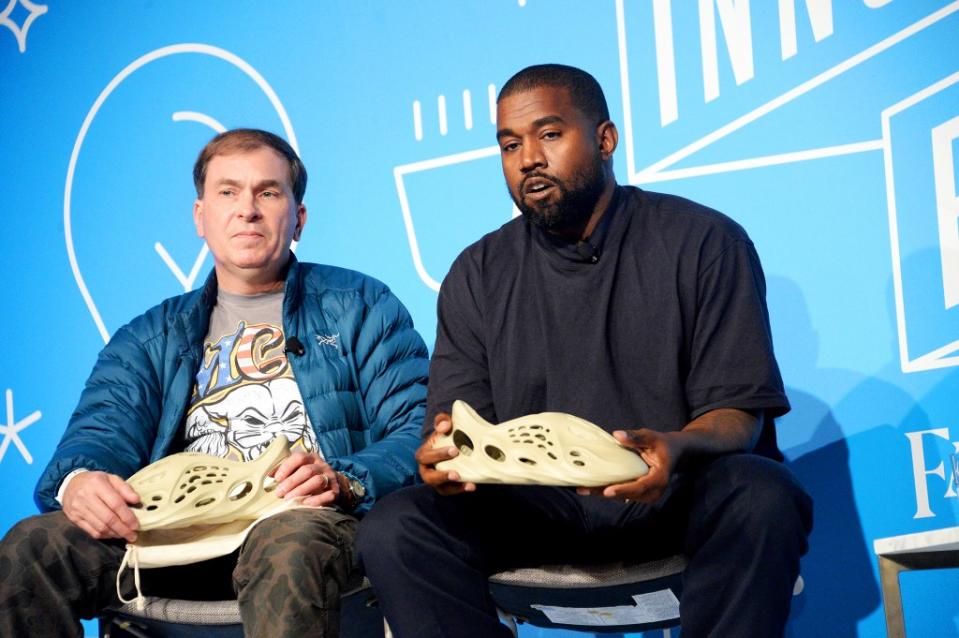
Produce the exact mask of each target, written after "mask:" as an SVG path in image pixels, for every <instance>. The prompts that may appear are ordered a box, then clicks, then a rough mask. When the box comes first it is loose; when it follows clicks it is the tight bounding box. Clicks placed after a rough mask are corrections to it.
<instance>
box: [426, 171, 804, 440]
mask: <svg viewBox="0 0 959 638" xmlns="http://www.w3.org/2000/svg"><path fill="white" fill-rule="evenodd" d="M596 256H598V259H597V258H596ZM765 297H766V284H765V279H764V277H763V272H762V267H761V266H760V263H759V258H758V256H757V255H756V251H755V248H754V247H753V244H752V242H751V241H750V240H749V237H748V236H747V235H746V232H745V231H744V230H743V229H742V228H741V227H740V226H739V225H738V224H737V223H736V222H734V221H733V220H731V219H729V218H728V217H726V216H725V215H722V214H721V213H718V212H716V211H714V210H711V209H709V208H706V207H704V206H701V205H699V204H696V203H694V202H691V201H689V200H685V199H682V198H679V197H674V196H670V195H662V194H658V193H651V192H646V191H642V190H639V189H638V188H634V187H618V188H617V190H616V194H615V196H614V198H613V201H612V202H611V203H610V206H609V208H608V209H607V211H606V212H605V214H604V215H603V218H602V219H601V222H600V224H599V227H598V228H597V230H596V232H594V233H593V235H592V237H590V238H589V241H588V242H586V243H584V242H580V243H578V244H567V243H565V242H563V241H561V240H559V239H558V238H556V237H555V236H553V235H550V234H548V233H546V232H545V231H543V230H541V229H540V228H538V227H536V226H533V225H531V224H529V223H528V222H527V221H526V220H525V219H523V218H518V219H514V220H513V221H511V222H509V223H507V224H505V225H504V226H503V227H501V228H500V229H499V230H497V231H495V232H492V233H490V234H488V235H486V236H485V237H483V238H482V239H481V240H479V241H478V242H476V243H475V244H473V245H472V246H470V247H469V248H467V249H466V250H465V251H463V253H462V254H460V256H459V257H458V258H457V259H456V261H455V262H454V264H453V266H452V268H451V269H450V272H449V274H448V275H447V276H446V279H445V280H444V281H443V285H442V288H441V290H440V296H439V303H438V313H439V321H438V326H437V337H436V347H435V349H434V353H433V358H432V361H431V364H430V380H429V394H428V408H427V410H428V411H427V420H426V422H425V423H424V428H425V429H426V430H429V429H431V428H432V425H433V417H434V416H435V415H436V413H437V412H444V411H445V412H448V411H449V410H450V408H451V406H452V403H453V401H454V400H456V399H462V400H464V401H466V402H467V403H469V404H470V405H472V406H473V407H474V408H475V409H476V410H477V411H478V412H479V413H480V414H481V415H482V416H483V417H484V418H486V419H488V420H489V421H491V422H493V423H497V422H502V421H506V420H508V419H512V418H516V417H519V416H523V415H526V414H531V413H535V412H544V411H557V412H568V413H570V414H574V415H576V416H579V417H582V418H584V419H587V420H589V421H592V422H593V423H595V424H597V425H599V426H601V427H603V428H604V429H606V430H608V431H613V430H616V429H628V428H639V427H646V428H650V429H653V430H658V431H663V432H666V431H676V430H680V429H682V428H683V427H684V426H685V425H686V424H687V423H689V421H691V420H692V419H694V418H696V417H697V416H699V415H701V414H703V413H705V412H708V411H710V410H714V409H717V408H739V409H743V410H754V411H760V412H761V411H765V412H766V415H767V417H775V416H779V415H781V414H784V413H785V412H787V411H788V410H789V402H788V400H787V398H786V395H785V393H784V391H783V383H782V378H781V377H780V374H779V368H778V366H777V364H776V360H775V357H774V355H773V346H772V335H771V333H770V329H769V317H768V313H767V310H766V301H765ZM771 423H772V419H771V418H768V419H767V427H766V428H765V429H764V432H763V435H762V436H761V438H760V442H759V444H758V445H757V448H756V451H757V452H758V453H762V454H765V455H767V456H771V457H774V458H782V456H781V454H780V453H779V450H778V448H777V447H776V443H775V432H774V431H773V429H772V426H771Z"/></svg>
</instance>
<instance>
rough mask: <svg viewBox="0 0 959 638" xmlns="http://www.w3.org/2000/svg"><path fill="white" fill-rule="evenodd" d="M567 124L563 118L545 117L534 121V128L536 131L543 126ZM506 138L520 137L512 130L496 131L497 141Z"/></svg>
mask: <svg viewBox="0 0 959 638" xmlns="http://www.w3.org/2000/svg"><path fill="white" fill-rule="evenodd" d="M565 123H566V120H564V119H563V118H561V117H560V116H559V115H544V116H543V117H541V118H539V119H538V120H533V128H534V129H537V128H542V127H543V126H546V125H547V124H565ZM504 137H519V135H517V134H516V131H514V130H513V129H511V128H502V129H500V130H498V131H496V139H501V138H504Z"/></svg>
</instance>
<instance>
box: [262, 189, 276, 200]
mask: <svg viewBox="0 0 959 638" xmlns="http://www.w3.org/2000/svg"><path fill="white" fill-rule="evenodd" d="M260 194H261V195H262V196H263V197H266V198H267V199H273V198H275V197H279V196H280V194H279V193H277V192H276V191H263V192H262V193H260Z"/></svg>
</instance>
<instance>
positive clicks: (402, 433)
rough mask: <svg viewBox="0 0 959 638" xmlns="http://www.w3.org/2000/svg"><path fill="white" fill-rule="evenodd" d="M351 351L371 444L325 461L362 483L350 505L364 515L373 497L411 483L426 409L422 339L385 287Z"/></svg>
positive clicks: (367, 316) (414, 475)
mask: <svg viewBox="0 0 959 638" xmlns="http://www.w3.org/2000/svg"><path fill="white" fill-rule="evenodd" d="M355 356H356V365H357V376H358V379H357V380H358V383H359V390H360V393H361V394H362V397H363V404H364V409H365V411H366V415H367V419H368V420H369V423H370V440H371V443H370V444H369V445H368V446H366V447H365V448H363V449H362V450H359V451H357V452H355V453H354V454H351V455H348V456H344V457H340V458H336V459H333V460H331V461H330V464H331V466H332V467H333V468H334V469H335V470H337V471H339V472H344V473H345V474H347V475H349V476H351V477H353V478H356V479H358V480H359V481H360V482H361V483H362V484H363V486H364V487H365V488H366V495H365V496H364V498H363V499H362V501H361V502H360V503H359V504H358V505H357V508H356V510H355V511H356V513H357V514H363V513H365V512H366V511H368V510H369V508H370V507H372V505H373V503H374V502H375V501H376V500H377V499H378V498H382V497H383V496H385V495H387V494H389V493H390V492H392V491H394V490H396V489H399V488H400V487H403V486H405V485H412V484H413V483H414V482H415V480H416V477H417V465H416V460H415V458H414V454H415V452H416V448H417V447H419V444H420V439H419V431H420V426H421V424H422V422H423V416H424V414H425V412H426V379H427V371H428V361H429V359H428V353H427V350H426V344H425V343H424V342H423V339H422V338H421V337H420V335H419V333H417V331H416V330H415V329H414V328H413V320H412V319H411V317H410V314H409V312H407V310H406V308H405V307H403V304H402V303H400V301H399V299H397V298H396V296H395V295H393V294H392V293H391V292H390V291H389V290H384V291H383V292H381V293H380V294H379V295H378V296H377V298H376V300H375V302H374V303H373V304H371V306H370V307H369V309H368V311H367V313H366V315H365V317H364V319H363V323H362V325H361V326H360V328H359V335H358V339H357V349H356V352H355Z"/></svg>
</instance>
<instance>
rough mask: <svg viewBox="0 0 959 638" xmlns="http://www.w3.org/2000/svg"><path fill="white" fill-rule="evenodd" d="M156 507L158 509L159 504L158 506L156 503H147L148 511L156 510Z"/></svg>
mask: <svg viewBox="0 0 959 638" xmlns="http://www.w3.org/2000/svg"><path fill="white" fill-rule="evenodd" d="M155 509H157V506H156V505H147V511H148V512H152V511H153V510H155Z"/></svg>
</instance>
